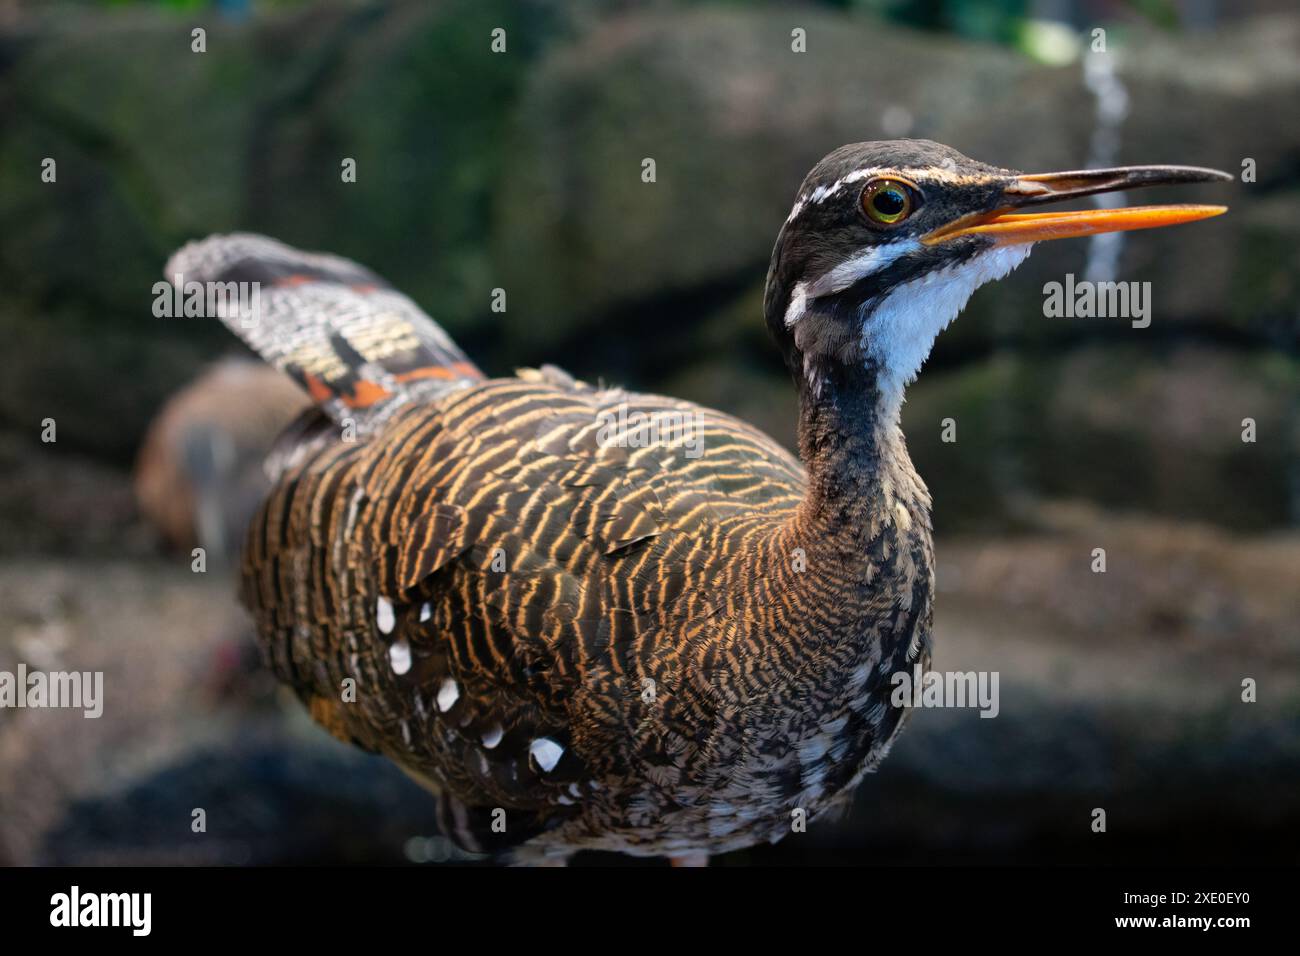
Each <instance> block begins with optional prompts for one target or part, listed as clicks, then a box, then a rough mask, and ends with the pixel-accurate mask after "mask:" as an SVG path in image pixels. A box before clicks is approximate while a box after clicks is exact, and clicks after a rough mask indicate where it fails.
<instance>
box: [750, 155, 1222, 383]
mask: <svg viewBox="0 0 1300 956" xmlns="http://www.w3.org/2000/svg"><path fill="white" fill-rule="evenodd" d="M1229 179H1231V177H1230V176H1229V175H1228V174H1227V173H1222V172H1218V171H1216V170H1212V169H1200V168H1197V167H1191V166H1128V167H1122V168H1116V169H1093V170H1080V171H1072V172H1062V173H1038V174H1031V175H1025V174H1022V173H1019V172H1016V171H1014V170H1010V169H1001V168H999V167H997V166H989V165H986V164H984V163H980V162H976V161H975V160H973V159H970V158H968V157H966V156H963V155H962V154H961V153H959V152H957V151H956V150H955V149H951V148H949V147H947V146H944V145H942V144H940V143H933V142H930V141H928V140H894V141H889V142H877V143H855V144H852V145H849V146H842V147H840V148H839V149H837V150H835V151H834V152H832V153H831V154H829V155H828V156H826V157H825V158H824V159H823V160H822V161H821V162H819V163H818V164H817V165H816V166H815V167H814V168H813V170H812V172H810V173H809V174H808V177H807V179H805V180H804V183H803V186H802V187H801V188H800V190H799V194H798V198H797V199H796V201H795V204H794V207H793V209H792V210H791V211H790V215H789V218H787V220H786V222H785V225H784V226H783V227H782V229H781V232H780V235H779V236H778V238H777V241H776V247H775V248H774V250H773V252H772V264H771V268H770V269H769V271H768V279H767V291H766V295H765V302H764V308H765V311H766V314H767V321H768V325H769V327H770V328H771V330H772V333H773V335H775V336H776V338H777V341H778V343H780V344H781V346H782V348H783V349H784V351H785V354H786V360H787V362H789V364H790V366H791V369H792V371H793V372H794V373H795V375H796V376H797V377H798V378H800V379H801V380H802V381H803V382H804V383H805V384H806V387H807V388H808V389H810V390H811V391H812V392H813V394H819V393H820V391H821V388H822V384H823V383H824V381H825V380H826V379H827V377H828V376H833V375H835V374H836V371H837V369H838V368H843V367H847V368H852V369H858V368H861V367H866V368H867V369H868V370H870V371H871V372H873V373H874V376H875V381H876V383H877V387H878V389H879V391H880V394H881V397H882V399H883V400H884V401H886V402H890V403H892V404H894V406H895V407H897V404H898V403H900V402H901V396H902V391H903V388H904V387H905V386H906V385H907V384H908V383H909V382H910V381H911V380H912V379H914V378H915V377H916V373H917V372H918V371H919V370H920V367H921V363H922V362H924V361H925V359H926V357H927V356H928V355H929V354H930V348H931V346H932V345H933V344H934V339H935V337H936V336H937V335H938V334H939V333H940V332H941V331H942V330H943V329H944V328H945V327H946V326H947V325H948V324H949V323H950V322H951V321H952V320H953V319H954V318H956V316H957V313H959V312H960V311H961V309H962V307H963V306H964V305H965V304H966V301H967V299H969V298H970V296H971V293H973V292H974V291H975V290H976V289H977V288H979V286H981V285H983V284H984V283H985V282H988V281H990V280H992V279H999V278H1001V277H1002V276H1004V275H1006V274H1007V273H1008V272H1010V271H1011V270H1012V269H1014V268H1015V267H1016V266H1018V265H1019V264H1020V263H1021V262H1023V261H1024V259H1025V257H1026V256H1028V255H1029V251H1030V249H1031V248H1032V246H1033V244H1034V243H1035V242H1040V241H1043V240H1047V239H1065V238H1068V237H1071V236H1086V235H1092V234H1095V233H1102V232H1117V231H1122V230H1129V229H1149V228H1153V227H1156V226H1168V225H1174V224H1176V223H1182V222H1191V221H1193V220H1196V219H1204V218H1206V217H1208V216H1217V215H1218V214H1220V213H1222V212H1225V211H1226V207H1224V206H1200V205H1177V206H1142V207H1130V208H1120V209H1087V210H1081V211H1055V212H1024V211H1023V210H1025V209H1026V208H1027V207H1034V206H1038V205H1040V204H1043V203H1050V202H1057V201H1061V200H1067V199H1073V198H1076V197H1079V196H1087V195H1090V194H1092V193H1102V192H1111V191H1115V190H1122V189H1130V188H1134V187H1138V186H1154V185H1162V184H1169V183H1196V182H1206V181H1210V180H1229Z"/></svg>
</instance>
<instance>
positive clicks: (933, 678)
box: [889, 664, 1002, 717]
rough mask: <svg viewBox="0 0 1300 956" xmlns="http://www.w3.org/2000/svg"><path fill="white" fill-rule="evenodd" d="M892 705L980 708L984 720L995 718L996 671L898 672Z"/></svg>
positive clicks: (916, 669) (894, 677)
mask: <svg viewBox="0 0 1300 956" xmlns="http://www.w3.org/2000/svg"><path fill="white" fill-rule="evenodd" d="M889 682H890V683H891V684H893V685H894V690H893V693H892V694H890V696H889V702H890V703H891V704H892V705H893V706H895V707H918V708H919V707H977V708H979V712H980V716H981V717H996V716H997V715H998V712H999V711H1000V710H1001V709H1002V708H1001V704H1000V703H999V701H998V672H997V671H922V670H921V665H920V664H917V665H916V666H915V667H914V668H912V670H911V671H895V672H894V674H893V675H892V676H891V677H890V678H889Z"/></svg>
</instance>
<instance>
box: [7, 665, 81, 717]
mask: <svg viewBox="0 0 1300 956" xmlns="http://www.w3.org/2000/svg"><path fill="white" fill-rule="evenodd" d="M9 707H12V708H15V709H19V710H21V709H23V708H28V707H31V708H39V707H49V708H70V709H74V710H76V709H79V710H81V711H82V712H83V714H84V716H86V717H89V718H91V719H94V718H96V717H99V716H100V715H101V714H103V713H104V672H103V671H50V672H49V673H46V672H45V671H28V670H27V665H26V664H19V665H18V670H17V671H16V672H13V671H0V709H3V708H9Z"/></svg>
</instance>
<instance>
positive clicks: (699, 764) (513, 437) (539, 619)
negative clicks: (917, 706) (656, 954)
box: [167, 140, 1229, 861]
mask: <svg viewBox="0 0 1300 956" xmlns="http://www.w3.org/2000/svg"><path fill="white" fill-rule="evenodd" d="M1227 178H1229V177H1228V176H1227V175H1226V174H1224V173H1219V172H1216V171H1213V170H1207V169H1197V168H1191V167H1181V166H1139V167H1127V168H1121V169H1106V170H1087V171H1079V172H1065V173H1049V174H1040V175H1021V174H1019V173H1016V172H1013V171H1011V170H1007V169H999V168H997V167H994V166H986V165H984V164H983V163H978V162H975V161H973V160H971V159H968V158H967V157H965V156H963V155H961V154H960V153H958V152H956V151H955V150H952V149H950V148H948V147H946V146H942V145H939V144H937V143H932V142H927V141H922V140H901V141H896V142H880V143H858V144H855V145H851V146H844V147H842V148H840V149H837V150H835V151H834V152H833V153H831V154H830V155H828V156H827V157H826V158H825V159H823V160H822V161H821V162H820V163H818V164H817V165H816V167H815V168H814V169H813V170H812V172H811V173H809V175H808V178H807V179H806V180H805V181H804V183H803V186H802V188H801V189H800V192H799V195H798V199H797V201H796V202H795V204H794V208H793V209H792V210H791V212H790V215H789V218H788V219H787V220H786V221H785V224H784V225H783V226H782V228H781V231H780V234H779V235H778V237H777V240H776V247H775V249H774V250H773V253H772V261H771V268H770V270H769V272H768V278H767V291H766V296H765V301H764V309H765V311H766V316H767V324H768V327H769V328H770V330H771V332H772V334H773V336H775V338H776V341H777V343H778V344H779V346H780V347H781V350H782V352H784V354H785V359H786V362H787V364H788V365H789V367H790V369H791V371H792V372H793V375H794V379H795V382H796V384H797V387H798V390H799V406H800V411H799V421H798V446H799V457H798V458H797V459H796V458H795V457H793V456H792V455H790V454H789V453H787V452H786V451H785V450H784V449H783V448H782V447H781V446H780V445H778V444H777V443H776V442H774V441H773V440H771V439H770V438H768V437H767V436H766V435H764V434H762V433H760V432H759V431H757V430H755V429H754V428H751V427H750V426H749V425H746V424H745V423H744V422H741V421H737V420H736V419H734V418H731V417H729V416H727V415H724V414H721V413H719V412H715V411H712V410H710V409H707V408H701V407H699V406H696V405H693V404H691V403H688V402H682V401H676V400H673V399H669V398H662V397H659V396H654V395H639V394H634V393H630V392H625V391H622V390H619V389H606V388H594V387H591V386H589V385H586V384H583V383H581V382H577V381H575V380H573V379H572V378H570V377H569V376H568V375H567V374H565V373H564V372H561V371H559V370H558V369H555V368H551V367H545V368H543V369H541V370H540V371H533V370H526V371H522V372H520V373H519V374H518V375H517V376H516V377H513V378H498V379H488V378H485V377H484V376H483V374H482V373H481V372H480V371H479V370H478V369H477V368H476V367H475V366H474V365H473V364H472V363H471V362H470V361H469V360H468V359H467V358H466V356H465V355H464V354H463V353H461V351H460V350H459V349H458V348H457V347H456V346H455V344H454V343H452V341H451V340H450V339H449V338H448V337H447V335H446V334H445V333H444V332H443V331H442V330H441V329H440V328H438V326H437V325H435V324H434V322H433V321H432V320H431V319H430V318H429V317H428V316H426V315H425V314H424V313H422V312H421V311H420V310H419V309H418V308H417V307H416V306H415V305H414V304H413V303H412V302H411V301H410V300H409V299H407V298H406V297H404V296H403V295H401V294H400V293H398V292H396V291H394V290H393V289H391V288H390V287H388V286H387V285H386V284H385V283H384V282H382V281H381V280H380V279H378V278H377V277H376V276H375V275H373V274H372V273H370V272H369V271H367V270H366V269H363V268H361V267H360V266H357V265H356V264H354V263H352V262H349V261H347V260H343V259H339V258H336V257H333V256H326V255H313V254H306V253H301V252H298V251H296V250H294V249H290V248H288V247H286V246H284V245H281V244H279V243H277V242H274V241H272V240H269V239H265V238H262V237H258V236H250V235H232V236H225V237H212V238H209V239H206V240H204V241H201V242H198V243H193V244H190V245H188V246H186V247H185V248H184V249H182V250H181V251H180V252H178V253H177V254H176V255H175V256H174V257H173V259H172V261H171V262H170V263H169V265H168V267H167V272H168V275H169V276H172V277H175V278H176V280H177V281H182V282H189V281H198V282H239V281H244V282H257V283H260V289H261V293H260V294H261V308H260V314H259V315H256V316H254V318H255V320H256V321H253V322H248V321H240V320H239V318H238V317H236V316H235V315H234V313H232V312H228V313H227V314H224V315H223V318H224V319H225V321H226V322H227V324H228V325H230V327H231V328H232V329H233V330H234V331H236V332H237V333H238V334H239V335H241V336H242V337H243V338H244V339H245V340H246V341H247V342H248V343H249V344H250V345H251V346H252V347H253V348H254V349H256V350H257V351H258V352H260V353H261V354H262V356H263V357H265V358H266V359H267V360H269V361H271V362H273V363H274V364H275V365H277V366H278V367H279V368H281V369H283V370H284V371H286V372H287V373H289V374H290V375H291V376H293V377H294V378H295V379H296V380H297V381H298V382H299V383H300V384H301V385H302V386H303V387H304V388H305V389H306V390H307V391H308V393H309V394H310V395H311V396H313V397H314V398H315V399H316V401H317V403H318V407H317V408H315V409H313V410H312V411H311V412H309V413H308V415H307V416H306V417H305V418H303V419H301V420H300V421H299V422H298V423H297V425H296V426H295V427H293V428H291V429H290V431H289V432H288V433H287V434H286V436H285V437H284V438H283V439H282V441H281V444H280V447H279V449H278V450H277V452H276V453H275V454H274V455H273V456H272V467H274V468H275V469H276V470H277V473H278V476H279V477H278V480H277V483H276V485H275V488H274V490H273V492H272V493H271V496H270V498H269V500H268V501H267V502H266V503H265V505H264V506H263V508H262V510H261V512H260V513H259V515H258V517H257V518H256V519H255V520H254V522H253V524H252V527H251V529H250V533H249V535H248V539H247V542H246V545H245V553H244V556H243V572H242V576H243V587H242V591H243V597H244V600H245V601H246V603H247V604H248V606H249V607H250V608H251V609H252V610H253V612H254V614H255V615H256V618H257V625H258V629H259V632H260V635H261V640H262V643H263V647H264V649H265V652H266V656H267V658H268V659H269V661H270V663H271V666H272V667H273V668H274V669H275V672H276V673H277V674H278V675H279V677H280V679H281V680H283V681H284V682H286V683H287V684H289V685H290V686H292V687H293V688H294V689H295V690H296V691H297V693H298V694H299V696H300V697H301V698H302V699H303V700H304V701H305V702H306V704H307V706H308V707H309V708H310V711H311V713H312V715H313V716H314V717H315V719H316V720H318V721H319V722H320V723H321V724H323V725H324V726H325V727H326V728H328V729H329V730H330V731H331V732H332V733H333V734H335V735H336V736H338V737H340V738H342V739H343V740H346V741H352V742H355V743H356V744H359V745H360V746H362V747H365V748H368V749H370V750H374V751H378V752H379V753H382V754H385V755H387V756H388V757H389V758H391V759H392V760H393V761H395V762H396V763H397V764H398V765H399V766H401V767H402V768H403V769H404V770H405V771H407V772H408V773H409V774H411V775H412V776H413V777H415V778H417V779H418V780H420V781H421V782H422V783H424V784H425V785H426V786H427V787H428V788H429V789H430V790H432V791H433V792H434V793H436V794H437V796H438V799H439V804H440V814H441V819H442V820H443V823H444V827H445V829H446V831H447V832H448V834H449V835H450V836H452V837H453V838H454V839H455V840H457V842H459V843H460V844H461V845H463V846H465V847H467V848H469V849H472V850H485V851H497V850H503V849H505V848H507V847H513V859H516V860H533V861H543V860H550V861H561V860H563V859H565V858H567V857H568V856H569V855H570V854H572V853H573V852H575V851H576V850H581V849H604V850H617V851H623V852H626V853H632V854H637V855H668V856H671V857H674V858H677V859H679V860H693V861H699V860H701V859H703V858H705V857H706V855H707V854H713V853H721V852H724V851H728V850H734V849H738V848H741V847H746V846H749V845H752V844H755V843H758V842H760V841H775V840H778V839H780V838H781V837H782V836H784V835H785V834H786V833H788V832H790V830H791V820H792V814H796V813H799V812H802V813H803V814H804V815H806V818H809V819H810V818H812V817H815V816H816V815H817V814H818V813H819V812H821V811H824V810H825V809H827V808H828V807H830V806H831V805H832V804H834V803H835V802H837V801H840V800H843V799H844V798H846V797H848V796H849V795H850V794H851V793H852V791H853V788H854V785H855V784H856V783H857V781H858V780H859V779H860V778H861V777H862V775H863V774H864V773H866V772H867V771H869V770H871V769H872V768H874V767H875V766H876V765H877V764H878V763H879V762H880V760H881V759H882V758H883V757H884V755H885V753H886V751H887V750H888V748H889V745H890V743H891V741H892V740H893V739H894V737H895V735H896V734H897V733H898V731H899V729H900V727H901V726H902V724H903V722H904V718H905V716H906V713H907V712H906V710H905V709H900V708H897V707H894V706H891V704H890V702H889V692H890V689H891V682H890V678H891V675H893V674H894V673H895V672H897V671H911V670H912V669H913V668H914V666H916V665H917V664H918V663H919V664H920V665H921V666H922V667H924V666H926V664H927V663H928V661H929V653H930V624H931V601H932V594H933V589H934V574H933V567H934V561H933V549H932V542H931V530H930V495H929V493H928V492H927V490H926V487H925V484H924V483H923V482H922V481H921V478H920V477H919V476H918V475H917V473H916V471H915V470H914V469H913V467H912V463H911V461H910V459H909V458H908V454H907V449H906V447H905V444H904V441H903V436H902V433H901V431H900V429H899V410H900V405H901V403H902V401H903V389H904V387H905V386H906V385H907V384H908V383H909V382H910V381H911V380H912V379H913V378H915V376H916V374H917V371H918V370H919V369H920V367H921V363H922V362H923V361H924V360H925V358H926V356H927V355H928V354H929V352H930V348H931V346H932V344H933V342H934V339H935V337H936V336H937V335H938V334H939V332H940V331H941V330H942V329H943V328H944V327H945V326H947V325H948V323H949V322H951V321H952V320H953V318H954V317H955V316H956V315H957V313H958V312H959V311H960V310H961V308H962V307H963V306H964V305H965V303H966V301H967V299H968V298H969V297H970V295H971V293H972V292H974V291H975V289H976V288H977V287H979V286H980V285H982V284H983V283H985V282H988V281H989V280H991V279H996V278H1000V277H1001V276H1004V275H1006V274H1007V273H1008V272H1010V271H1011V270H1012V269H1014V268H1015V267H1016V266H1017V265H1019V264H1020V262H1022V261H1023V260H1024V259H1025V257H1026V256H1027V255H1028V254H1029V251H1030V248H1031V246H1032V244H1033V243H1035V242H1038V241H1041V240H1045V239H1061V238H1065V237H1068V236H1082V235H1087V234H1091V233H1100V232H1109V231H1116V230H1127V229H1143V228H1149V227H1153V226H1164V225H1170V224H1174V223H1181V222H1189V221H1191V220H1195V219H1202V218H1205V217H1207V216H1213V215H1216V214H1218V213H1221V212H1223V211H1224V208H1223V207H1221V206H1193V205H1182V206H1152V207H1141V208H1126V209H1090V210H1086V211H1078V212H1025V211H1024V210H1025V209H1026V208H1027V207H1032V206H1037V205H1039V204H1041V203H1047V202H1055V201H1057V200H1063V199H1071V198H1074V197H1078V196H1085V195H1088V194H1090V193H1099V192H1105V191H1110V190H1119V189H1128V188H1131V187H1136V186H1148V185H1157V184H1166V183H1195V182H1205V181H1209V180H1220V179H1227ZM683 423H685V426H686V427H687V428H689V429H691V430H692V431H693V433H694V441H692V442H683V441H675V440H662V439H663V434H662V433H657V432H656V431H655V430H656V429H659V428H660V427H661V426H665V425H672V426H673V427H674V428H680V427H681V426H682V425H683ZM670 430H671V429H670ZM647 435H649V436H651V437H652V438H656V440H644V439H645V438H646V436H647ZM670 437H680V435H677V436H670Z"/></svg>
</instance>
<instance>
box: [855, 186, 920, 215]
mask: <svg viewBox="0 0 1300 956" xmlns="http://www.w3.org/2000/svg"><path fill="white" fill-rule="evenodd" d="M862 210H863V212H865V213H866V214H867V218H869V219H871V220H872V221H873V222H878V223H881V224H883V225H886V226H890V225H893V224H894V223H896V222H902V221H903V220H904V219H906V218H907V217H908V216H909V215H911V213H912V194H911V193H910V192H909V191H908V188H907V187H906V186H905V185H903V184H902V183H900V182H899V181H898V180H896V179H876V180H872V181H871V182H869V183H867V188H866V189H864V190H862Z"/></svg>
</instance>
